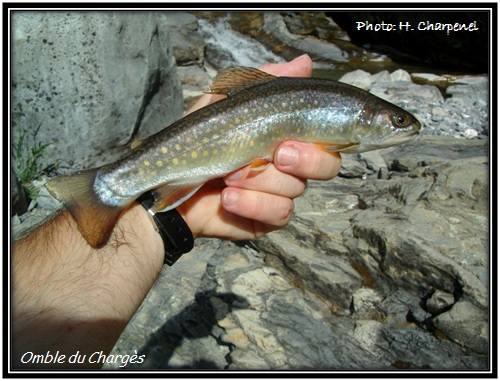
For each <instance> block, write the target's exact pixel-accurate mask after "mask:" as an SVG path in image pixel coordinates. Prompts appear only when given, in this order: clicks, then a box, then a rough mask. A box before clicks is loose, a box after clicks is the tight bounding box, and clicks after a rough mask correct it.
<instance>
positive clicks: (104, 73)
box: [12, 11, 182, 170]
mask: <svg viewBox="0 0 500 381" xmlns="http://www.w3.org/2000/svg"><path fill="white" fill-rule="evenodd" d="M162 17H163V16H162V15H161V14H158V13H157V12H141V13H132V12H100V13H99V12H98V13H96V12H78V11H75V12H16V13H15V14H13V18H12V32H13V33H12V52H13V55H12V57H13V61H12V67H13V68H14V70H13V71H12V82H13V88H12V105H13V108H12V114H13V121H14V128H19V129H21V130H23V131H27V137H29V138H30V139H35V138H36V139H37V142H41V143H42V144H45V143H52V144H51V145H50V146H48V147H47V148H46V155H44V157H43V158H42V159H41V161H42V163H41V164H48V163H54V162H58V161H61V168H64V167H70V168H72V170H75V169H79V168H85V167H89V166H96V165H101V164H102V163H103V162H109V161H114V160H116V159H117V158H118V157H119V156H121V155H123V153H124V150H125V149H126V150H128V149H129V148H128V144H129V143H130V142H131V141H132V140H133V139H135V138H136V137H139V136H148V135H151V134H152V133H154V132H157V131H159V130H160V129H162V128H164V127H165V126H167V125H168V124H170V123H171V122H173V121H174V120H176V119H178V118H179V117H180V116H181V115H182V95H181V91H180V82H179V79H178V77H177V75H176V67H175V61H174V59H173V57H172V55H171V50H172V48H171V47H170V43H169V39H168V34H167V30H166V29H165V27H163V24H162ZM39 125H41V127H40V129H39V131H38V134H37V136H36V137H35V136H33V135H34V129H35V127H36V126H39ZM26 143H27V144H28V143H32V142H26ZM124 146H126V148H124Z"/></svg>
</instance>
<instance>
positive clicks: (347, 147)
mask: <svg viewBox="0 0 500 381" xmlns="http://www.w3.org/2000/svg"><path fill="white" fill-rule="evenodd" d="M314 145H316V146H317V147H319V148H320V149H321V150H323V151H325V152H328V153H334V152H344V153H349V152H351V151H353V150H355V149H356V148H357V147H358V146H359V143H345V144H331V143H314Z"/></svg>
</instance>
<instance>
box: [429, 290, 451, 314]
mask: <svg viewBox="0 0 500 381" xmlns="http://www.w3.org/2000/svg"><path fill="white" fill-rule="evenodd" d="M453 303H455V297H454V296H453V295H452V294H450V293H447V292H444V291H440V290H436V291H435V292H434V293H433V294H432V296H431V297H430V298H429V300H427V302H426V304H425V306H426V308H427V310H428V311H429V312H431V313H433V314H437V313H440V312H442V311H443V310H444V309H446V308H449V307H450V306H452V305H453Z"/></svg>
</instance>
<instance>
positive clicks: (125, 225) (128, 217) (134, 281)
mask: <svg viewBox="0 0 500 381" xmlns="http://www.w3.org/2000/svg"><path fill="white" fill-rule="evenodd" d="M163 256H164V252H163V242H162V241H161V237H160V236H159V234H158V233H157V232H156V230H155V228H154V225H153V222H152V221H151V220H150V217H149V215H148V214H147V212H146V211H145V209H144V208H143V207H142V206H140V205H138V204H134V205H133V206H132V207H131V208H130V209H128V210H127V211H126V212H125V213H124V215H123V216H122V217H121V218H120V220H119V222H118V224H117V226H116V227H115V229H114V232H113V235H112V237H111V239H110V241H109V243H108V244H107V245H106V246H105V247H104V248H102V249H100V250H94V249H92V248H91V247H90V246H89V245H88V244H87V243H86V242H85V240H84V239H83V238H82V236H81V235H80V233H79V231H78V229H77V227H76V224H75V222H74V220H73V219H72V218H71V217H70V216H69V214H68V213H67V212H63V213H61V214H60V215H59V216H57V217H56V218H55V219H54V220H52V221H50V222H49V223H47V224H45V225H44V226H42V227H41V228H39V229H38V230H36V231H35V232H33V233H32V234H30V235H29V236H27V237H25V238H24V239H23V240H21V241H19V242H16V243H15V244H14V247H13V253H12V291H13V292H12V298H13V299H12V309H13V311H12V323H13V336H12V339H13V340H12V341H13V346H14V357H13V360H14V364H16V363H17V365H22V366H26V365H24V364H21V363H19V360H20V357H21V356H22V355H23V354H24V353H26V352H33V353H35V354H45V353H46V352H47V351H48V350H50V351H51V353H55V352H56V351H59V352H60V353H61V354H66V355H67V356H68V357H69V356H70V355H72V354H75V353H76V352H77V351H79V353H80V354H87V355H89V354H91V353H94V352H100V351H103V353H105V354H106V353H109V351H110V350H111V349H112V347H113V345H114V343H115V342H116V340H117V339H118V337H119V335H120V334H121V332H122V330H123V329H124V327H125V326H126V324H127V322H128V321H129V320H130V318H131V317H132V315H133V314H134V313H135V311H136V310H137V308H138V307H139V306H140V304H141V303H142V301H143V299H144V297H145V296H146V294H147V292H148V291H149V289H150V288H151V286H152V285H153V283H154V281H155V280H156V278H157V277H158V275H159V273H160V271H161V268H162V264H163ZM38 365H39V364H38ZM63 365H64V366H68V364H67V363H65V364H63ZM90 365H92V364H88V363H87V364H83V366H90ZM95 365H97V366H100V365H102V364H95Z"/></svg>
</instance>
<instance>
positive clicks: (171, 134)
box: [48, 68, 420, 247]
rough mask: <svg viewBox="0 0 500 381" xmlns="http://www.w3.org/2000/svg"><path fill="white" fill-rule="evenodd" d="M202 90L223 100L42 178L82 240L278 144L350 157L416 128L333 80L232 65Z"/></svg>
mask: <svg viewBox="0 0 500 381" xmlns="http://www.w3.org/2000/svg"><path fill="white" fill-rule="evenodd" d="M210 92H212V93H224V94H227V95H228V97H227V98H226V99H224V100H222V101H219V102H216V103H214V104H212V105H210V106H207V107H205V108H202V109H200V110H197V111H195V112H193V113H191V114H189V115H187V116H185V117H184V118H182V119H180V120H178V121H177V122H175V123H174V124H172V125H170V126H169V127H167V128H166V129H164V130H162V131H160V132H159V133H157V134H155V135H152V136H150V137H149V138H147V139H145V140H144V141H143V142H142V143H141V144H140V145H139V146H138V147H137V148H135V149H134V150H133V151H132V152H131V153H130V154H129V155H128V156H127V157H125V158H124V159H122V160H119V161H117V162H115V163H112V164H109V165H106V166H103V167H100V168H97V169H92V170H87V171H81V172H79V173H78V174H75V175H70V176H62V177H58V178H55V179H52V180H51V181H50V182H49V183H48V189H49V190H50V191H51V192H52V193H53V194H54V195H55V196H56V197H57V198H58V199H60V200H61V201H62V202H63V203H64V205H65V207H66V208H67V209H68V210H69V211H70V213H71V214H72V215H73V217H74V218H75V220H76V221H77V224H78V226H79V229H80V231H81V232H82V235H83V236H84V237H85V239H86V240H87V241H88V242H89V244H91V245H92V246H93V247H100V246H103V245H104V244H105V243H106V242H107V240H108V238H109V235H110V233H111V231H112V229H113V226H114V224H115V223H116V220H117V219H118V217H119V215H120V214H121V213H122V212H123V210H125V209H126V208H127V207H128V206H129V205H130V204H131V203H132V202H133V201H134V200H136V199H137V198H138V197H139V196H140V195H141V194H143V193H145V192H146V191H148V190H154V192H155V205H154V207H153V208H152V211H153V212H157V211H160V210H165V209H171V208H173V207H176V206H177V205H179V204H180V203H181V202H183V201H184V200H186V199H187V198H189V197H190V196H191V195H192V194H193V193H194V192H195V191H196V190H197V189H198V188H199V187H201V186H202V185H203V184H204V183H206V182H207V181H209V180H211V179H214V178H218V177H223V176H225V175H227V174H228V173H230V172H232V171H235V170H237V169H239V168H241V167H243V166H245V165H249V164H251V165H252V166H253V167H254V168H255V169H256V170H259V168H260V167H262V166H263V164H264V163H266V162H270V161H272V158H273V155H274V151H275V150H276V148H277V147H278V145H280V144H281V143H282V142H283V141H285V140H295V141H301V142H308V143H314V144H317V145H318V146H320V147H322V148H323V149H324V150H326V151H329V152H346V153H357V152H364V151H368V150H373V149H378V148H383V147H387V146H392V145H396V144H401V143H404V142H406V141H409V140H410V139H412V138H413V137H414V136H415V135H416V134H418V131H419V130H420V124H419V122H418V121H417V120H416V119H415V118H414V117H413V116H412V115H411V114H409V113H407V112H406V111H404V110H402V109H401V108H399V107H397V106H395V105H392V104H390V103H388V102H386V101H384V100H382V99H380V98H377V97H375V96H374V95H372V94H370V93H368V92H366V91H363V90H361V89H358V88H356V87H353V86H350V85H346V84H343V83H339V82H333V81H327V80H320V79H311V78H288V77H275V76H272V75H269V74H266V73H264V72H261V71H259V70H257V69H249V68H230V69H226V70H224V71H222V72H221V73H219V75H218V76H217V78H216V79H215V81H214V84H213V86H212V89H211V91H210Z"/></svg>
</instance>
